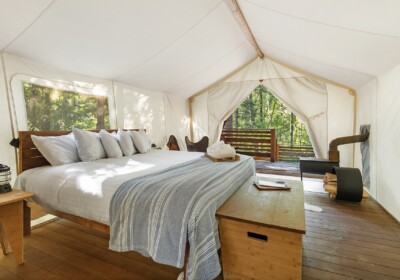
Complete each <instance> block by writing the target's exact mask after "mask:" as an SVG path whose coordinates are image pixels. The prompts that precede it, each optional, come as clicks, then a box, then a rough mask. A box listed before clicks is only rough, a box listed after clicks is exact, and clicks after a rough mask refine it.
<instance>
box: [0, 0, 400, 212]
mask: <svg viewBox="0 0 400 280" xmlns="http://www.w3.org/2000/svg"><path fill="white" fill-rule="evenodd" d="M1 7H2V9H0V22H1V24H0V50H1V67H0V116H1V120H2V121H1V122H0V129H1V134H0V143H1V145H0V162H1V163H4V164H7V165H9V166H11V167H13V173H14V174H15V173H16V172H15V166H16V157H15V150H14V148H13V147H11V146H9V145H8V143H9V142H10V140H11V139H12V138H13V137H14V136H15V135H16V132H17V131H18V130H23V129H26V113H25V111H24V110H25V108H24V100H23V92H22V86H21V82H22V81H28V82H32V83H37V84H41V85H46V86H49V87H54V88H58V89H70V90H73V91H76V92H82V93H93V94H98V95H104V96H108V97H109V98H108V100H109V105H110V106H109V107H110V124H111V126H112V127H125V128H132V127H144V128H146V129H147V130H148V131H149V134H150V135H151V137H152V139H154V142H155V143H156V144H157V145H164V144H165V142H166V141H167V138H168V136H169V135H170V134H174V135H177V136H178V140H179V141H180V144H181V146H184V145H183V137H184V136H186V135H190V134H191V130H192V132H193V135H194V138H195V139H196V137H199V136H201V135H204V134H207V135H209V136H210V137H211V139H212V141H215V140H216V139H217V138H218V133H219V132H220V130H221V121H223V120H224V118H226V117H227V116H228V115H229V113H230V112H232V110H234V109H235V106H238V104H240V102H241V100H243V98H244V97H245V96H246V95H248V94H249V93H250V91H251V89H252V88H254V87H255V86H256V85H258V84H259V83H263V84H264V85H265V86H266V87H268V88H269V89H270V90H271V91H272V92H273V93H274V94H275V95H276V96H277V97H278V98H280V100H281V101H283V102H284V103H285V104H286V105H287V106H288V107H289V108H290V109H291V110H293V112H295V113H296V114H297V115H298V116H299V117H300V118H301V119H302V120H303V121H304V122H305V123H306V126H307V129H308V131H309V134H310V136H311V139H312V142H313V145H314V147H315V148H316V152H317V155H318V156H320V157H326V151H327V144H328V143H329V141H330V140H332V139H333V138H335V137H338V136H346V135H351V134H353V133H357V132H358V130H359V126H360V125H361V124H370V125H371V137H370V149H371V150H370V151H371V154H370V163H371V170H370V173H371V186H370V190H369V191H370V193H371V196H372V197H374V198H376V199H377V200H378V202H379V203H381V204H382V205H383V206H384V207H385V209H387V210H388V211H389V212H390V213H391V214H392V215H394V216H395V217H396V218H397V219H399V218H400V208H399V205H400V194H399V192H398V191H396V182H397V180H396V176H395V175H396V171H397V170H396V163H397V162H398V159H399V156H400V150H399V148H398V145H397V139H398V138H399V137H398V136H399V135H398V134H399V132H398V131H400V130H399V124H398V123H399V122H397V119H398V113H397V112H398V110H399V108H400V101H399V100H400V99H399V98H398V91H399V89H400V79H399V78H400V66H399V64H400V52H399V51H398V50H399V49H400V30H399V28H398V27H399V26H400V19H399V17H398V15H397V11H398V10H399V8H400V4H399V2H398V1H395V0H388V1H385V2H382V1H377V0H370V1H367V2H360V1H356V0H350V1H319V2H315V1H308V0H302V1H294V0H287V1H269V0H237V1H231V0H229V1H228V0H227V1H217V0H191V1H183V0H170V1H104V0H100V1H86V0H84V1H77V0H71V1H63V0H39V1H24V0H17V1H10V0H3V1H1ZM243 19H245V20H243ZM238 23H239V24H238ZM257 57H259V58H257ZM260 80H261V82H260ZM232 96H233V98H232ZM191 128H192V129H191ZM354 146H355V147H353V145H349V146H346V147H343V148H341V149H342V154H341V156H342V160H343V164H344V165H346V166H356V167H361V159H360V152H359V147H358V145H354Z"/></svg>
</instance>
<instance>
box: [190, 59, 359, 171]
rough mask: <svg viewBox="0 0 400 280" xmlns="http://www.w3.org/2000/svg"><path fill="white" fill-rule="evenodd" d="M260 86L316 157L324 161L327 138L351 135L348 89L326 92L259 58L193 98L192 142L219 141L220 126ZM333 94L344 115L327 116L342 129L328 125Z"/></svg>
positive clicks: (333, 88)
mask: <svg viewBox="0 0 400 280" xmlns="http://www.w3.org/2000/svg"><path fill="white" fill-rule="evenodd" d="M260 82H262V83H263V84H264V85H265V86H266V87H267V88H268V89H269V90H270V91H271V92H272V93H273V94H274V95H275V96H276V97H277V98H278V99H279V100H280V101H281V102H282V103H283V104H284V105H285V106H287V108H288V109H289V110H291V111H292V112H293V113H295V114H296V115H297V116H298V117H299V118H300V119H301V120H302V121H303V122H304V124H305V126H306V128H307V131H308V133H309V136H310V140H311V142H312V144H313V147H314V150H315V153H316V155H317V156H318V157H320V158H326V157H327V150H328V143H329V141H330V140H331V138H330V137H333V136H335V137H336V136H337V135H339V134H340V135H342V136H345V135H352V134H353V124H354V119H353V118H349V114H352V116H353V114H354V106H352V104H353V102H349V100H348V98H354V97H353V96H351V95H349V93H348V89H341V88H338V87H337V86H334V85H329V88H328V87H327V84H326V83H325V82H323V81H320V80H318V79H315V78H311V77H307V76H305V75H304V74H301V73H298V72H296V71H294V70H292V69H288V68H286V67H285V66H282V65H280V64H278V63H276V62H274V61H272V60H270V59H268V58H263V59H261V58H259V59H256V60H255V61H254V62H252V63H251V64H249V65H248V66H247V67H245V68H244V69H242V70H241V71H239V72H238V73H235V74H234V75H233V76H232V77H229V78H227V79H226V80H225V81H223V82H221V83H220V84H218V85H217V86H215V87H214V88H212V89H210V90H208V91H207V92H205V93H203V94H201V95H199V96H196V97H194V99H193V103H192V110H193V113H192V116H193V117H192V119H193V134H194V136H195V139H194V140H195V141H198V140H199V138H200V136H202V135H204V134H207V135H208V136H209V138H210V142H211V143H215V142H216V141H218V139H219V137H220V133H221V131H222V125H223V122H224V121H225V120H226V119H227V118H228V117H229V115H230V114H232V113H233V112H234V111H235V110H236V108H237V107H238V106H239V105H240V104H241V103H242V102H243V100H244V99H245V98H246V97H247V96H248V95H249V94H250V93H251V92H252V91H253V90H254V89H255V88H256V87H257V85H259V84H260ZM328 89H329V91H328ZM335 94H336V95H337V96H334V97H331V100H332V103H333V106H340V105H338V104H337V102H339V103H342V102H343V103H346V104H343V106H344V108H346V114H340V110H339V112H338V113H333V114H331V115H330V116H331V118H332V121H334V122H335V123H337V122H339V123H340V122H346V125H345V126H337V125H332V126H330V125H329V123H330V120H329V115H328V108H329V105H328V103H329V98H328V96H329V95H335ZM334 102H335V103H334ZM349 104H350V105H349ZM333 106H331V109H332V110H333ZM204 112H207V114H205V113H204ZM345 153H346V156H342V158H343V159H344V161H343V162H342V165H343V166H352V164H353V162H352V155H350V154H351V153H352V150H351V149H350V150H346V151H345Z"/></svg>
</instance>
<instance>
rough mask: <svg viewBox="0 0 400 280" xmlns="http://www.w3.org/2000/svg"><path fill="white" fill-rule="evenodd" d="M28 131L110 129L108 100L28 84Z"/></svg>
mask: <svg viewBox="0 0 400 280" xmlns="http://www.w3.org/2000/svg"><path fill="white" fill-rule="evenodd" d="M23 89H24V97H25V104H26V114H27V121H28V130H71V129H72V128H73V127H77V128H81V129H102V128H105V129H107V128H110V121H109V114H108V101H107V97H105V96H97V95H92V94H82V93H77V92H71V91H63V90H57V89H53V88H49V87H44V86H40V85H35V84H31V83H27V82H24V83H23Z"/></svg>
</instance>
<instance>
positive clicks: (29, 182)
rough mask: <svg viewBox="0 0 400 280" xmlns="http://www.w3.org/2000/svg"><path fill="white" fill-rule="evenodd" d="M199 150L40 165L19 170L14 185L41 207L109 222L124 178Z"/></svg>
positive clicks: (187, 157) (158, 168) (159, 167)
mask: <svg viewBox="0 0 400 280" xmlns="http://www.w3.org/2000/svg"><path fill="white" fill-rule="evenodd" d="M203 155H204V154H203V153H195V152H190V153H189V152H180V151H166V150H151V151H149V152H147V153H145V154H134V155H132V156H126V157H121V158H107V159H100V160H96V161H92V162H77V163H71V164H66V165H61V166H44V167H38V168H33V169H29V170H26V171H24V172H23V173H21V174H20V175H19V176H18V177H17V179H16V182H15V186H14V188H16V189H21V190H24V191H28V192H31V193H33V194H34V195H35V196H34V197H33V200H34V201H35V202H36V203H38V204H39V205H41V206H42V207H44V208H50V209H53V210H57V211H61V212H65V213H68V214H72V215H76V216H80V217H83V218H86V219H89V220H93V221H97V222H100V223H103V224H106V225H109V207H110V201H111V198H112V196H113V194H114V193H115V191H116V190H117V189H118V187H119V186H120V185H121V184H122V183H124V182H125V181H127V180H129V179H131V178H135V177H140V176H144V175H148V174H150V173H154V172H158V171H161V170H163V169H166V168H169V167H172V166H175V165H178V164H181V163H184V162H189V161H191V160H194V159H196V158H198V157H201V156H203Z"/></svg>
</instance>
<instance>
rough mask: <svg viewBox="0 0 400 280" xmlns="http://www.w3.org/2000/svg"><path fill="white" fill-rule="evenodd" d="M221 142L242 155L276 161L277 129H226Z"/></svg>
mask: <svg viewBox="0 0 400 280" xmlns="http://www.w3.org/2000/svg"><path fill="white" fill-rule="evenodd" d="M221 140H224V141H225V143H227V144H230V145H231V146H232V147H234V148H235V149H236V151H237V152H238V153H240V154H245V155H249V156H253V157H265V158H270V160H271V161H272V162H273V161H276V158H277V144H276V132H275V129H229V130H228V129H224V130H223V131H222V134H221Z"/></svg>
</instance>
